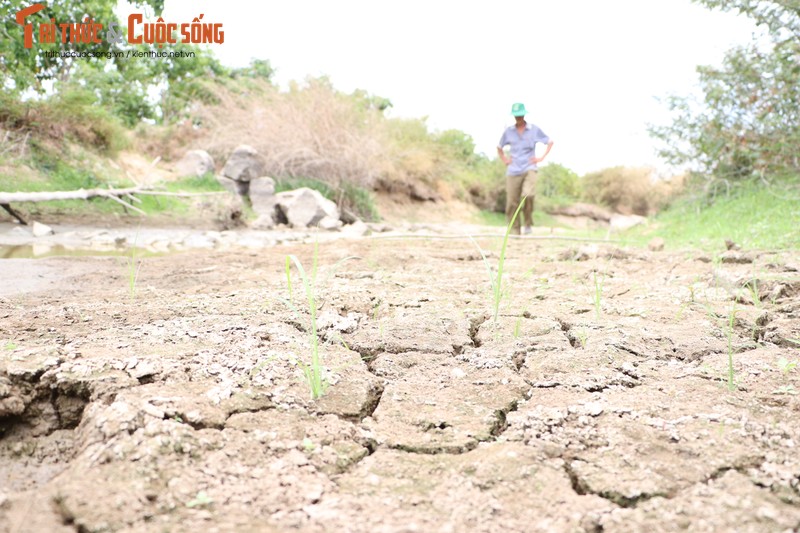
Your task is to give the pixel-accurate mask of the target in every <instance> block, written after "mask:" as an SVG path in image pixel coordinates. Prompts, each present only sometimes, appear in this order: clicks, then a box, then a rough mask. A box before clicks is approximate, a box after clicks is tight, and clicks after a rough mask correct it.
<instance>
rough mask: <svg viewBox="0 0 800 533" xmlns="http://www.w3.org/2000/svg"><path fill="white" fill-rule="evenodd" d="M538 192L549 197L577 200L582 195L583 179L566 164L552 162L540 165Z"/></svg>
mask: <svg viewBox="0 0 800 533" xmlns="http://www.w3.org/2000/svg"><path fill="white" fill-rule="evenodd" d="M536 193H537V194H541V195H543V196H547V197H549V198H563V199H569V200H577V199H578V198H580V196H581V181H580V178H579V177H578V175H577V174H576V173H575V172H573V171H572V170H570V169H568V168H567V167H565V166H564V165H559V164H558V163H550V164H548V165H544V166H542V167H539V177H538V183H537V185H536Z"/></svg>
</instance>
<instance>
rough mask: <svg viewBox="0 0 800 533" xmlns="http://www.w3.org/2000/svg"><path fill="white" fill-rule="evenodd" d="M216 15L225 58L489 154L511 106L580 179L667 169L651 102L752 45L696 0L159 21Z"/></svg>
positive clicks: (577, 1)
mask: <svg viewBox="0 0 800 533" xmlns="http://www.w3.org/2000/svg"><path fill="white" fill-rule="evenodd" d="M200 13H203V14H204V15H205V16H204V17H203V21H204V22H222V23H223V24H224V29H225V43H224V44H222V45H213V46H212V49H213V50H214V52H215V53H216V55H217V57H218V58H219V59H220V60H221V61H222V62H223V63H225V64H227V65H230V66H243V65H246V64H247V63H248V62H249V61H250V59H251V58H261V59H268V60H269V61H270V62H271V63H272V65H273V67H275V68H276V69H277V81H278V82H279V83H280V84H281V85H282V86H284V87H285V86H286V84H287V82H288V81H289V80H303V79H305V78H306V77H308V76H319V75H328V76H330V78H331V80H332V81H333V84H334V85H335V86H336V87H337V88H338V89H340V90H343V91H347V92H350V91H352V90H354V89H364V90H366V91H368V92H370V93H373V94H377V95H380V96H384V97H387V98H389V99H390V100H391V101H392V103H393V104H394V108H393V109H392V110H391V114H392V116H404V117H428V124H429V126H430V127H431V128H432V129H436V130H444V129H449V128H458V129H460V130H463V131H465V132H467V133H469V134H470V135H472V137H473V138H474V139H475V142H476V144H477V148H478V151H481V152H485V153H487V154H490V155H493V154H494V151H495V146H496V145H497V142H498V140H499V139H500V135H501V134H502V131H503V128H504V127H506V126H507V125H509V124H511V123H512V119H511V117H510V114H509V113H510V108H511V104H512V103H513V102H516V101H520V102H524V103H525V105H526V106H527V108H528V110H529V112H530V115H529V116H528V120H529V121H530V122H533V123H535V124H537V125H538V126H540V127H541V128H542V129H543V130H544V131H545V132H546V133H547V134H548V135H550V136H551V137H552V138H553V139H554V141H555V142H556V144H555V147H554V148H553V151H552V152H551V157H550V160H551V161H554V162H558V163H562V164H564V165H566V166H568V167H570V168H572V169H573V170H575V171H577V172H578V173H585V172H587V171H591V170H597V169H600V168H604V167H608V166H614V165H643V164H649V165H654V166H660V167H663V165H661V164H660V163H659V161H658V159H657V157H656V155H655V150H654V142H653V141H652V140H651V139H650V138H649V136H648V135H647V132H646V125H647V123H648V122H663V121H665V120H666V118H667V114H666V112H665V108H664V106H663V105H662V104H659V103H658V102H657V101H656V97H660V96H665V95H667V94H670V93H677V94H686V93H688V92H690V91H692V90H693V88H694V87H695V86H696V79H697V77H696V74H695V66H696V65H698V64H712V65H718V64H720V61H721V59H722V56H723V53H724V51H725V50H726V49H728V48H730V47H731V46H733V45H736V44H744V43H746V42H748V41H749V40H750V38H751V35H752V33H753V31H754V27H753V25H752V24H751V23H750V21H749V20H748V19H746V18H742V17H737V16H735V15H731V14H725V13H720V12H712V11H709V10H706V9H704V8H702V7H700V6H697V5H694V4H692V3H691V2H689V0H605V1H602V2H601V1H597V0H549V1H541V0H528V1H516V0H508V1H500V2H488V1H486V2H484V1H480V2H479V1H468V0H467V1H465V0H462V1H451V0H425V1H420V0H407V1H405V2H381V1H374V0H373V1H366V0H364V1H361V0H336V1H331V0H280V1H270V0H267V1H263V2H253V1H245V0H225V1H218V0H216V1H212V0H201V1H198V0H166V8H165V11H164V14H163V16H164V19H165V20H166V21H169V22H173V21H174V22H178V23H180V22H189V21H191V20H192V18H193V17H195V16H197V15H199V14H200Z"/></svg>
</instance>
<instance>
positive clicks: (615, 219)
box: [609, 214, 647, 231]
mask: <svg viewBox="0 0 800 533" xmlns="http://www.w3.org/2000/svg"><path fill="white" fill-rule="evenodd" d="M645 222H647V218H645V217H643V216H639V215H616V214H615V215H612V216H611V220H610V221H609V224H610V226H611V229H612V230H615V231H621V230H626V229H630V228H633V227H635V226H638V225H640V224H644V223H645Z"/></svg>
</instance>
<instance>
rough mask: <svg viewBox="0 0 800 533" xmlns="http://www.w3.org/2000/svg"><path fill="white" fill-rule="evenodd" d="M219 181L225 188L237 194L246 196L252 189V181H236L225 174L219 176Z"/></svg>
mask: <svg viewBox="0 0 800 533" xmlns="http://www.w3.org/2000/svg"><path fill="white" fill-rule="evenodd" d="M217 181H218V182H219V184H220V185H222V188H223V189H225V190H226V191H228V192H229V193H231V194H235V195H237V196H244V195H246V194H247V193H248V192H249V190H250V183H249V182H247V181H236V180H232V179H230V178H226V177H225V176H217Z"/></svg>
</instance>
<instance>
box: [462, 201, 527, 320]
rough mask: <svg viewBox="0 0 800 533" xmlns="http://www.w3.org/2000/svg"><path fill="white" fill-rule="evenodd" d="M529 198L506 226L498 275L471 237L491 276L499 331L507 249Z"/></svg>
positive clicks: (493, 308) (490, 280)
mask: <svg viewBox="0 0 800 533" xmlns="http://www.w3.org/2000/svg"><path fill="white" fill-rule="evenodd" d="M527 198H528V197H527V196H526V197H524V198H523V199H522V201H521V202H520V203H519V206H517V210H516V211H515V212H514V216H513V217H511V221H510V222H509V223H508V225H507V226H506V233H505V235H504V236H503V245H502V247H501V248H500V257H499V259H498V260H497V273H496V274H492V267H491V265H489V260H488V259H486V254H485V253H484V252H483V248H481V247H480V245H479V244H478V243H477V242H476V241H475V239H473V238H472V236H470V240H471V241H472V243H473V244H474V245H475V247H476V248H478V252H480V254H481V257H482V258H483V265H484V266H485V267H486V273H487V274H488V276H489V283H490V284H491V287H492V316H493V323H494V327H495V329H497V319H498V317H499V315H500V301H501V300H502V298H503V292H504V291H503V266H504V265H505V262H506V247H507V245H508V236H509V235H510V234H511V228H513V227H514V221H515V220H516V219H517V216H519V212H520V210H521V209H522V206H523V205H525V202H526V201H527Z"/></svg>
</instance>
